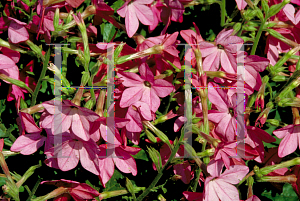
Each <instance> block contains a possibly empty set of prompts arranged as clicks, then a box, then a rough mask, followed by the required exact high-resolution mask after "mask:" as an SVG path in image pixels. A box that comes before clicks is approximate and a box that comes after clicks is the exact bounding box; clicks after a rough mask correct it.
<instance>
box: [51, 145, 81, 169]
mask: <svg viewBox="0 0 300 201" xmlns="http://www.w3.org/2000/svg"><path fill="white" fill-rule="evenodd" d="M82 146H83V145H82V142H80V141H73V140H70V141H66V142H64V143H63V144H62V147H61V152H60V153H61V156H58V157H57V163H58V166H59V169H61V170H62V171H68V170H72V169H73V168H75V167H76V166H77V164H78V162H79V151H78V150H79V149H81V148H82Z"/></svg>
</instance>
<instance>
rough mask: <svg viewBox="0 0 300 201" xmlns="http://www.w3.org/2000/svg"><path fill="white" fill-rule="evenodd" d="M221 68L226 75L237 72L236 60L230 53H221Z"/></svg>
mask: <svg viewBox="0 0 300 201" xmlns="http://www.w3.org/2000/svg"><path fill="white" fill-rule="evenodd" d="M221 66H222V69H224V71H225V72H227V73H232V74H234V73H236V72H237V64H236V58H235V57H234V56H233V55H232V54H231V53H227V52H225V51H221Z"/></svg>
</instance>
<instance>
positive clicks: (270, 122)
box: [266, 119, 280, 127]
mask: <svg viewBox="0 0 300 201" xmlns="http://www.w3.org/2000/svg"><path fill="white" fill-rule="evenodd" d="M266 122H267V123H269V124H271V125H272V126H276V127H278V126H279V125H280V122H279V120H277V119H268V120H266Z"/></svg>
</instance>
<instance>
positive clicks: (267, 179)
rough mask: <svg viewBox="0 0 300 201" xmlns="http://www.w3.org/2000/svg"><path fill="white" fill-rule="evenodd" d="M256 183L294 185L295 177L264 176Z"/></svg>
mask: <svg viewBox="0 0 300 201" xmlns="http://www.w3.org/2000/svg"><path fill="white" fill-rule="evenodd" d="M257 181H258V182H275V183H295V182H296V181H297V177H296V175H293V174H292V175H287V176H264V177H261V178H259V179H257Z"/></svg>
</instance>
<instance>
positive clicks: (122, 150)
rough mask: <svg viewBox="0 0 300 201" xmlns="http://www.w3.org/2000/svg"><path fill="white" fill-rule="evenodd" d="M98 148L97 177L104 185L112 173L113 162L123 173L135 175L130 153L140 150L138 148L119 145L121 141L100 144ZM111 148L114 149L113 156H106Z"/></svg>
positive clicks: (135, 170) (134, 163) (133, 153)
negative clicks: (98, 171) (98, 172)
mask: <svg viewBox="0 0 300 201" xmlns="http://www.w3.org/2000/svg"><path fill="white" fill-rule="evenodd" d="M99 148H100V150H101V152H100V154H99V157H98V158H99V168H100V175H99V179H100V181H101V183H102V185H103V186H104V187H105V184H106V183H107V182H108V181H109V179H110V178H111V177H112V175H113V173H114V169H115V166H114V164H116V166H117V168H118V169H119V170H120V171H121V172H123V173H131V174H132V175H133V176H136V175H137V167H136V162H135V160H134V158H133V157H132V156H131V155H135V154H137V153H138V152H139V151H140V150H141V149H140V148H136V147H129V146H124V145H121V142H119V144H116V145H113V144H102V145H100V146H99ZM112 148H114V149H115V156H112V155H109V156H107V153H109V151H110V150H112Z"/></svg>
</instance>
